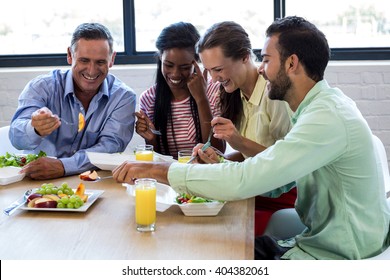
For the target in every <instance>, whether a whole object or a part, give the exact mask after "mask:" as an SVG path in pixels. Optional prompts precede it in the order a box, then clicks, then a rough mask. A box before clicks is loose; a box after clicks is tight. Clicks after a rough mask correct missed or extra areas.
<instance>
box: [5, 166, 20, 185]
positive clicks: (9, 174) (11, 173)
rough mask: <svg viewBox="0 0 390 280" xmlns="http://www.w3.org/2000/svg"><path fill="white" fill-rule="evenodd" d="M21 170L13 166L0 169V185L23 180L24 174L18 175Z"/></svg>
mask: <svg viewBox="0 0 390 280" xmlns="http://www.w3.org/2000/svg"><path fill="white" fill-rule="evenodd" d="M21 169H22V168H20V167H14V166H6V167H2V168H0V185H8V184H12V183H15V182H19V181H21V180H23V178H24V176H25V174H24V173H22V174H19V171H20V170H21Z"/></svg>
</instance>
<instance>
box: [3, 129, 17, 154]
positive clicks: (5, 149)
mask: <svg viewBox="0 0 390 280" xmlns="http://www.w3.org/2000/svg"><path fill="white" fill-rule="evenodd" d="M8 131H9V125H8V126H3V127H0V143H1V144H0V155H5V153H6V152H9V153H16V154H17V153H21V151H20V150H18V149H16V148H15V147H14V146H12V144H11V141H10V140H9V137H8Z"/></svg>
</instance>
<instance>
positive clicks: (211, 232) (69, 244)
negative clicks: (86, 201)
mask: <svg viewBox="0 0 390 280" xmlns="http://www.w3.org/2000/svg"><path fill="white" fill-rule="evenodd" d="M99 175H100V176H106V175H109V173H108V172H103V171H100V172H99ZM48 182H52V183H54V184H56V185H60V184H61V183H62V182H68V183H69V185H70V186H71V187H73V188H76V186H77V185H78V183H79V182H80V180H79V178H78V176H72V177H65V178H61V179H56V180H46V181H33V180H30V179H29V178H25V179H23V180H22V181H20V182H17V183H13V184H10V185H7V186H0V208H1V210H2V209H4V208H6V207H7V206H9V205H10V204H11V203H12V202H14V201H15V200H16V199H18V198H20V197H21V196H22V195H23V193H24V191H25V190H27V189H29V188H37V187H39V186H40V185H41V184H42V183H48ZM86 188H87V190H88V189H93V190H104V193H103V194H102V196H101V197H100V198H98V200H97V201H96V202H95V203H94V204H93V205H92V206H91V207H90V208H89V209H88V211H87V212H43V211H42V212H41V211H24V210H18V211H17V212H16V213H14V214H13V215H12V216H10V217H9V216H6V215H4V214H3V213H1V218H0V259H2V260H7V259H8V260H10V259H13V260H30V259H36V260H42V259H72V260H79V259H87V260H102V259H111V260H127V259H136V260H141V259H156V260H157V259H168V260H189V259H197V260H203V259H216V260H217V259H222V260H223V259H253V256H254V253H253V248H254V199H248V200H242V201H235V202H228V203H227V204H226V205H225V206H224V207H223V208H222V210H221V212H220V213H219V214H218V215H217V216H215V217H187V216H184V215H183V213H182V212H181V210H180V208H179V207H178V206H176V205H174V206H171V207H170V208H169V209H168V210H166V211H165V212H157V222H156V226H157V230H156V231H155V232H153V233H140V232H137V231H136V229H135V221H134V206H132V205H130V197H129V196H128V194H127V193H126V188H125V187H124V186H122V185H121V184H118V183H116V182H115V181H114V180H112V179H108V180H104V181H101V182H95V183H86Z"/></svg>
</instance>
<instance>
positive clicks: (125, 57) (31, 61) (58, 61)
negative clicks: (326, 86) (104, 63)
mask: <svg viewBox="0 0 390 280" xmlns="http://www.w3.org/2000/svg"><path fill="white" fill-rule="evenodd" d="M285 3H286V0H274V18H280V17H284V16H285ZM123 25H124V51H123V52H118V53H117V55H116V58H115V64H117V65H118V64H119V65H121V64H122V65H123V64H153V63H155V52H152V51H151V52H137V51H136V34H135V15H134V0H123ZM64 48H65V47H64ZM254 52H255V54H256V55H257V56H258V57H259V58H260V52H261V50H260V49H255V50H254ZM331 60H349V61H351V60H390V46H389V47H387V48H332V49H331ZM63 65H67V60H66V53H63V54H39V55H0V67H33V66H63Z"/></svg>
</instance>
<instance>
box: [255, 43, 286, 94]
mask: <svg viewBox="0 0 390 280" xmlns="http://www.w3.org/2000/svg"><path fill="white" fill-rule="evenodd" d="M277 42H278V37H277V36H272V37H270V38H269V37H268V38H267V39H266V41H265V44H264V48H263V49H262V51H261V56H262V58H263V60H262V63H261V66H260V68H259V73H260V74H262V75H263V77H264V79H266V80H267V81H268V83H267V88H268V96H269V98H270V99H274V100H285V101H288V100H287V96H288V91H289V90H290V89H291V87H292V82H291V79H290V78H289V77H288V75H287V72H286V69H285V66H284V63H282V62H281V60H280V54H279V52H278V49H277V47H276V46H277Z"/></svg>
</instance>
